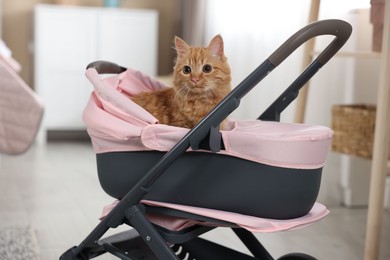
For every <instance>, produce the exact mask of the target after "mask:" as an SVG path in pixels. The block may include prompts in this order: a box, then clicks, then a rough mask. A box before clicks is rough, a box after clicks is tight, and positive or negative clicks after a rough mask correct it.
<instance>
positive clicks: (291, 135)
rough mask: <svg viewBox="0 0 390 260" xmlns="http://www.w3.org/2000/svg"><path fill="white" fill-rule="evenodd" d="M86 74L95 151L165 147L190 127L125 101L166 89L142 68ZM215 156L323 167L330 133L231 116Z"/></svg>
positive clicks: (312, 127) (319, 128) (87, 117)
mask: <svg viewBox="0 0 390 260" xmlns="http://www.w3.org/2000/svg"><path fill="white" fill-rule="evenodd" d="M86 76H87V77H88V79H89V80H90V81H91V82H92V84H93V86H94V91H93V92H92V94H91V98H90V100H89V102H88V104H87V107H86V109H85V111H84V114H83V119H84V122H85V123H86V125H87V130H88V133H89V135H90V136H91V139H92V143H93V147H94V150H95V152H96V153H106V152H115V151H148V150H157V151H168V150H170V149H171V148H172V147H173V146H174V145H175V144H176V143H177V142H178V141H179V140H180V139H181V138H182V137H183V136H184V135H185V134H186V133H187V132H188V131H189V129H186V128H180V127H174V126H169V125H163V124H159V123H158V120H157V119H156V118H155V117H153V115H151V114H149V113H148V112H147V111H146V110H145V109H143V108H142V107H140V106H138V105H137V104H135V103H134V102H132V101H131V100H130V97H131V96H133V95H135V94H137V93H139V92H142V91H152V90H156V89H161V88H165V87H166V86H164V85H163V84H162V83H160V82H158V81H156V80H154V79H152V78H150V77H149V76H147V75H144V74H143V73H141V72H138V71H135V70H132V69H127V71H125V72H123V73H121V74H118V75H113V76H110V77H108V78H105V79H103V78H101V77H100V76H99V75H98V73H97V71H96V70H95V69H92V68H91V69H88V70H87V72H86ZM221 133H222V136H223V142H224V146H225V150H223V151H221V152H220V154H225V155H229V156H235V157H239V158H242V159H246V160H250V161H254V162H258V163H263V164H267V165H271V166H278V167H287V168H298V169H316V168H320V167H322V166H323V165H324V163H325V160H326V156H327V153H328V150H329V145H330V142H331V138H332V135H333V132H332V131H331V130H330V129H329V128H327V127H323V126H315V125H305V124H290V123H280V122H266V121H259V120H247V121H234V120H230V121H229V123H228V127H227V129H226V130H224V131H221Z"/></svg>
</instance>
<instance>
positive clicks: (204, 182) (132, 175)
mask: <svg viewBox="0 0 390 260" xmlns="http://www.w3.org/2000/svg"><path fill="white" fill-rule="evenodd" d="M351 32H352V28H351V26H350V25H349V24H348V23H346V22H344V21H341V20H324V21H319V22H315V23H312V24H309V25H307V26H306V27H304V28H303V29H301V30H299V31H298V32H297V33H295V34H294V35H293V36H291V37H290V38H289V39H288V40H287V41H286V42H285V43H284V44H283V45H281V46H280V47H279V48H278V49H277V50H276V51H275V52H274V53H273V54H272V55H271V56H269V58H268V59H267V60H265V61H264V62H263V63H262V64H261V65H260V66H259V67H258V68H257V69H256V70H255V71H253V72H252V73H251V74H250V75H249V76H248V77H247V78H246V79H244V81H242V83H240V84H239V85H238V86H237V87H236V88H235V89H233V90H232V91H231V92H230V94H228V96H227V97H226V98H225V99H223V100H222V101H221V102H220V103H219V104H218V105H217V106H216V107H215V108H214V109H213V110H212V111H211V112H210V113H209V114H208V115H207V116H206V117H205V118H203V119H202V120H201V121H200V122H199V123H198V124H197V125H196V126H195V127H194V128H192V129H184V128H178V127H171V126H166V125H161V124H156V123H157V122H156V119H155V118H153V116H151V115H150V114H148V113H147V112H146V111H144V110H143V109H142V108H140V107H138V106H137V105H135V103H132V102H130V101H129V98H128V96H129V95H130V96H131V94H132V93H134V91H135V92H136V91H139V90H140V89H141V90H148V89H149V90H150V89H158V88H162V87H164V86H163V85H162V84H161V83H159V82H157V81H155V80H153V79H152V78H150V77H148V76H146V75H143V74H142V73H141V72H137V71H133V70H131V69H126V68H123V67H121V66H118V65H116V64H113V63H110V62H104V61H97V62H94V63H91V64H90V65H88V67H87V73H86V74H87V77H88V78H89V80H90V81H91V82H92V83H93V85H94V88H95V90H94V92H93V93H92V95H91V99H90V101H89V103H88V105H87V107H86V109H85V111H84V115H83V118H84V121H85V122H86V124H87V127H88V133H89V135H90V136H91V140H92V143H93V147H94V150H95V152H96V154H97V155H96V158H97V168H98V176H99V181H100V183H101V186H102V188H103V189H104V191H105V192H106V193H107V194H109V195H110V196H112V197H114V198H117V199H118V201H117V202H116V203H114V204H113V205H111V206H110V207H107V208H106V212H105V213H104V217H103V218H102V220H101V221H100V223H99V224H98V225H97V226H96V227H95V229H94V230H93V231H92V232H91V233H90V234H89V235H88V236H87V237H86V238H85V239H84V240H83V241H82V242H81V243H80V244H79V245H78V246H75V247H72V248H70V249H69V250H67V251H66V252H65V253H63V255H62V256H61V258H60V259H65V260H67V259H90V258H94V257H97V256H99V255H101V254H104V253H111V254H112V255H115V256H117V257H118V258H120V259H150V260H151V259H164V260H165V259H198V260H199V259H241V260H247V259H267V260H271V259H274V258H273V257H272V256H271V254H270V253H269V252H268V251H267V250H266V249H265V248H264V247H263V246H262V244H261V243H260V242H259V241H258V240H257V239H256V237H255V236H254V235H253V233H252V232H275V231H281V230H290V229H298V228H302V227H305V226H307V225H309V224H311V223H313V222H315V221H317V220H319V219H321V218H323V217H324V216H326V215H327V213H328V211H327V209H326V208H325V206H323V205H321V204H319V203H316V198H317V195H318V192H319V187H320V182H321V172H322V167H323V165H324V163H325V159H326V156H327V152H328V148H329V144H330V141H331V137H332V131H331V130H330V129H328V128H326V127H322V126H312V125H304V124H287V123H281V122H279V119H280V114H281V112H282V111H283V110H284V109H285V108H286V107H287V106H288V105H289V104H290V103H291V102H292V101H293V100H294V99H295V98H296V97H297V95H298V92H299V89H300V88H301V87H302V86H303V85H304V84H305V83H306V82H307V81H308V80H309V79H310V78H311V77H312V76H313V75H314V74H315V73H316V72H317V71H318V70H319V69H320V68H321V67H322V66H323V65H324V64H325V63H327V62H328V61H329V60H330V59H331V58H332V57H333V55H334V54H336V52H337V51H338V50H339V49H340V48H341V47H342V46H343V45H344V43H345V42H346V41H347V39H348V38H349V36H350V34H351ZM320 35H333V36H335V38H334V40H333V41H332V42H331V43H330V44H329V46H328V47H327V48H326V49H325V50H324V51H323V52H322V53H321V54H320V55H319V56H318V57H317V58H316V59H315V60H314V61H313V62H312V63H311V64H310V65H309V66H308V67H307V68H306V69H305V71H304V72H303V73H302V74H301V75H300V76H299V77H298V78H297V79H296V80H295V81H294V82H293V83H292V84H291V85H290V86H289V87H288V88H287V90H286V91H284V92H283V93H282V95H280V96H279V97H278V98H277V99H276V100H275V101H274V102H273V103H272V104H271V105H270V106H269V107H268V108H267V109H266V110H265V111H264V113H262V114H261V115H260V117H259V118H258V119H259V120H251V121H230V122H229V124H228V125H229V126H230V127H228V129H227V130H223V131H220V130H219V128H218V126H219V124H220V123H221V122H222V121H223V120H224V119H225V118H226V117H227V116H228V115H229V114H230V113H231V112H232V111H233V110H235V109H236V108H237V107H238V106H239V103H240V100H241V98H242V97H243V96H245V95H246V94H247V93H248V92H249V91H250V90H251V89H252V88H253V87H255V86H256V85H257V84H258V83H259V82H260V81H261V80H262V79H263V78H265V77H266V76H267V75H268V74H269V73H270V72H271V71H272V70H273V69H274V68H275V67H277V66H278V65H279V64H280V63H281V62H283V61H284V60H285V59H286V58H287V57H288V56H289V55H290V54H291V53H292V52H294V51H295V50H296V49H297V48H298V47H299V46H301V45H302V44H303V43H304V42H306V41H307V40H309V39H310V38H312V37H316V36H320ZM103 73H109V74H114V75H113V76H110V77H106V78H104V79H102V78H101V76H100V75H99V74H103ZM134 89H136V90H134ZM137 89H138V90H137ZM119 225H128V226H130V227H132V228H130V230H129V231H125V232H121V233H118V234H115V235H112V236H109V237H105V238H102V237H103V235H104V234H105V233H106V232H107V231H108V230H109V229H114V228H117V227H118V226H119ZM217 227H229V228H232V230H233V231H234V233H235V234H236V235H237V236H238V238H239V239H240V240H241V241H242V242H243V243H244V244H245V245H246V247H247V248H248V250H249V251H250V252H251V254H252V255H248V254H244V253H241V252H238V251H235V250H233V249H230V248H227V247H224V246H222V245H219V244H217V243H215V242H211V241H208V240H205V239H203V238H200V237H199V236H200V235H201V234H204V233H206V232H208V231H210V230H212V229H214V228H217ZM278 259H315V258H314V257H312V256H309V255H306V254H301V253H291V254H287V255H284V256H282V257H280V258H278Z"/></svg>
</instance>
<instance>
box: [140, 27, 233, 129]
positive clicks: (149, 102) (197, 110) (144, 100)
mask: <svg viewBox="0 0 390 260" xmlns="http://www.w3.org/2000/svg"><path fill="white" fill-rule="evenodd" d="M175 47H176V51H177V59H176V64H175V66H174V71H173V87H172V88H167V89H163V90H159V91H153V92H145V93H140V94H138V95H136V96H134V97H132V100H133V101H134V102H135V103H137V104H138V105H139V106H141V107H143V108H144V109H146V110H147V111H148V112H149V113H151V114H152V115H153V116H154V117H156V118H157V119H158V120H159V122H160V123H161V124H167V125H172V126H179V127H186V128H192V127H194V126H195V125H196V124H197V123H198V122H199V121H200V120H201V119H202V118H203V117H204V116H205V115H206V114H207V113H209V112H210V111H211V110H212V109H213V108H214V107H215V105H217V104H218V103H219V102H220V101H221V100H222V99H223V98H224V97H225V96H226V95H227V94H228V93H229V92H230V88H231V86H230V85H231V75H230V74H231V73H230V67H229V64H228V62H227V58H226V57H225V55H224V45H223V40H222V37H221V36H220V35H217V36H215V37H214V38H213V39H212V40H211V42H210V44H209V46H208V47H207V48H203V47H190V46H189V45H188V44H187V43H186V42H185V41H183V40H182V39H180V38H179V37H175ZM222 128H223V126H222Z"/></svg>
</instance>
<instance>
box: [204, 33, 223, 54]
mask: <svg viewBox="0 0 390 260" xmlns="http://www.w3.org/2000/svg"><path fill="white" fill-rule="evenodd" d="M207 48H208V50H209V51H210V52H211V55H213V56H214V57H217V58H221V57H222V56H223V40H222V37H221V35H220V34H218V35H216V36H215V37H214V38H213V39H212V40H211V42H210V44H209V46H208V47H207Z"/></svg>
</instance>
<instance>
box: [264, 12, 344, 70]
mask: <svg viewBox="0 0 390 260" xmlns="http://www.w3.org/2000/svg"><path fill="white" fill-rule="evenodd" d="M351 32H352V27H351V25H350V24H349V23H347V22H344V21H342V20H336V19H332V20H323V21H318V22H314V23H311V24H309V25H307V26H306V27H304V28H302V29H301V30H299V31H298V32H296V33H295V34H294V35H293V36H291V37H290V38H289V39H288V40H287V41H285V42H284V43H283V44H282V45H281V46H280V47H279V48H278V49H277V50H276V51H275V52H274V53H273V54H272V55H271V56H269V58H268V60H269V61H270V62H271V63H272V64H273V65H274V66H275V67H277V66H278V65H279V64H280V63H281V62H282V61H284V60H285V59H286V58H287V57H288V56H289V55H290V54H291V53H293V52H294V51H295V50H296V49H297V48H298V47H299V46H301V45H302V44H303V43H305V42H306V41H307V40H309V39H311V38H313V37H316V36H320V35H334V36H336V38H335V39H334V40H333V42H331V43H330V44H329V46H328V47H327V48H326V49H325V50H324V51H323V52H322V53H321V54H320V55H319V56H318V57H317V60H318V62H319V63H321V64H322V65H324V64H325V63H327V62H328V61H329V60H330V59H331V58H332V57H333V56H334V55H335V54H336V53H337V52H338V50H339V49H340V48H341V47H342V46H343V45H344V43H345V42H346V41H347V40H348V38H349V36H350V35H351Z"/></svg>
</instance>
